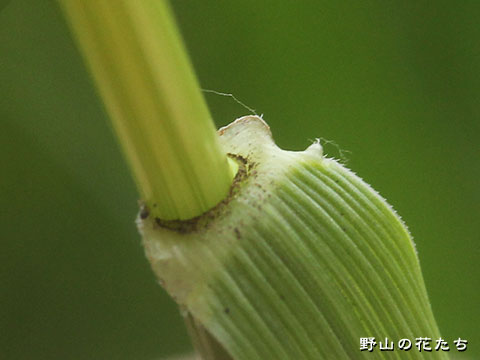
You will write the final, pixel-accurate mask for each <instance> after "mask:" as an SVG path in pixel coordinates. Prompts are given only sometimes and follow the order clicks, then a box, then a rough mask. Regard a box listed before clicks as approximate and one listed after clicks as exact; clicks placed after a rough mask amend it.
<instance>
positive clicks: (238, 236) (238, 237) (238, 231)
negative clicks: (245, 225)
mask: <svg viewBox="0 0 480 360" xmlns="http://www.w3.org/2000/svg"><path fill="white" fill-rule="evenodd" d="M233 231H234V232H235V236H236V238H237V239H241V237H242V235H241V234H240V230H238V228H235V229H233Z"/></svg>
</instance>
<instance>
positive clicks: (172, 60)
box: [59, 0, 236, 220]
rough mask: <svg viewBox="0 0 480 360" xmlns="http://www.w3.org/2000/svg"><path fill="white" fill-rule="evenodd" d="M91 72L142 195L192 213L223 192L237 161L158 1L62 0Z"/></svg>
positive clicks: (163, 212) (165, 215) (156, 210)
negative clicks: (222, 146) (224, 143)
mask: <svg viewBox="0 0 480 360" xmlns="http://www.w3.org/2000/svg"><path fill="white" fill-rule="evenodd" d="M59 3H60V4H61V7H62V9H63V10H64V13H65V14H66V17H67V19H68V21H69V23H70V24H71V27H72V29H73V32H74V34H75V35H76V37H77V39H78V41H79V44H80V48H81V51H82V53H83V55H84V56H85V58H86V60H87V63H88V65H89V67H90V69H91V72H92V73H93V77H94V80H95V82H96V84H97V86H98V88H99V90H100V94H101V96H102V99H103V101H104V103H105V105H106V108H107V110H108V112H109V115H110V118H111V119H112V123H113V125H114V128H115V131H116V133H117V135H118V136H119V138H120V142H121V145H122V148H123V150H124V152H125V153H126V156H127V158H128V161H129V163H130V165H131V168H132V170H133V173H134V175H135V179H136V182H137V185H138V188H139V190H140V194H141V197H142V199H143V200H144V201H145V202H146V204H147V205H148V207H149V208H150V211H151V212H152V214H153V215H154V216H156V217H159V218H162V219H165V220H171V219H189V218H192V217H195V216H198V215H200V214H202V213H204V212H205V211H206V210H208V209H210V208H212V207H213V206H215V205H216V204H217V203H218V202H220V201H221V200H222V199H223V198H224V197H226V195H227V193H228V191H229V188H230V185H231V182H232V179H233V176H234V174H235V172H236V168H235V165H233V162H230V161H229V160H228V158H227V156H226V154H225V153H223V152H222V150H221V149H220V146H219V142H218V138H217V134H216V130H215V127H214V124H213V121H212V119H211V116H210V113H209V111H208V108H207V106H206V103H205V101H204V99H203V97H202V94H201V92H200V89H199V86H198V82H197V79H196V77H195V74H194V72H193V70H192V67H191V64H190V62H189V60H188V57H187V55H186V52H185V49H184V48H183V46H182V41H181V38H180V36H179V34H178V31H177V28H176V26H175V23H174V21H173V17H172V15H171V12H170V9H169V8H168V4H167V3H166V2H165V1H163V0H143V1H128V0H115V1H98V0H59Z"/></svg>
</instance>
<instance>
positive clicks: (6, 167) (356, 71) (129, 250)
mask: <svg viewBox="0 0 480 360" xmlns="http://www.w3.org/2000/svg"><path fill="white" fill-rule="evenodd" d="M173 5H174V10H175V13H176V15H177V19H178V22H179V25H180V27H181V30H182V33H183V36H184V38H185V41H186V43H187V47H188V49H189V52H190V55H191V57H192V61H193V63H194V65H195V68H196V71H197V73H198V76H199V79H200V82H201V84H202V86H203V87H204V88H207V89H214V90H217V91H221V92H229V93H233V94H234V95H235V96H236V97H238V98H239V99H240V100H242V101H243V102H245V103H246V104H248V105H249V106H250V107H253V108H255V109H256V110H257V112H258V113H259V114H264V119H265V120H266V121H268V123H269V124H270V126H271V127H272V130H273V134H274V137H275V139H276V141H277V143H278V144H279V145H280V146H281V147H283V148H286V149H294V150H300V149H304V148H305V147H307V146H308V145H309V144H310V143H311V141H312V140H313V139H315V138H316V137H324V138H326V139H330V140H334V141H335V142H336V143H337V144H338V145H339V146H340V148H341V149H343V150H348V151H350V153H348V155H347V158H348V162H347V165H348V167H350V168H351V169H352V170H354V171H355V172H356V173H358V174H359V175H360V176H361V177H363V178H364V179H365V180H366V181H367V182H368V183H370V184H372V186H373V187H374V188H375V189H377V190H378V191H379V192H380V193H381V194H382V195H383V196H384V197H386V198H387V200H388V201H389V202H390V203H391V204H392V205H393V206H394V207H395V208H396V209H397V211H398V212H399V213H400V215H401V216H402V217H403V219H404V220H405V221H406V222H407V224H408V226H409V228H410V230H411V232H412V233H413V235H414V238H415V241H416V244H417V249H418V252H419V256H420V260H421V265H422V268H423V273H424V277H425V281H426V285H427V288H428V291H429V294H430V297H431V301H432V305H433V309H434V313H435V315H436V318H437V320H438V323H439V325H440V328H441V330H442V333H443V335H444V337H445V338H446V339H447V340H448V341H449V342H451V341H452V340H453V339H454V338H455V339H456V338H458V337H462V338H464V339H465V338H466V339H468V340H469V348H468V350H467V352H466V353H464V356H465V357H470V358H478V357H480V345H479V340H480V336H479V330H480V326H479V325H478V324H479V321H480V311H479V304H480V295H479V288H480V268H479V265H478V264H479V255H480V252H479V246H478V244H479V240H480V235H479V231H478V225H479V221H478V220H479V214H480V187H479V178H480V160H479V155H480V151H479V150H480V147H479V145H478V136H479V134H480V121H479V120H480V118H479V115H480V26H479V25H478V24H479V19H480V2H478V1H458V2H455V1H435V2H432V1H402V2H400V1H395V2H387V1H366V2H357V1H338V2H337V1H282V2H278V1H261V2H259V1H254V0H247V1H241V2H233V1H223V2H222V1H213V0H208V1H207V0H204V1H186V0H176V1H174V4H173ZM0 10H1V12H0V94H1V96H0V151H1V157H0V359H2V360H3V359H36V360H40V359H139V360H144V359H145V360H147V359H157V358H159V357H161V356H163V355H167V354H173V353H178V352H185V351H189V349H190V345H189V340H188V338H187V335H186V331H185V329H184V326H183V323H182V320H181V317H180V316H179V314H178V311H177V309H176V306H175V305H174V304H173V302H172V301H171V300H170V299H169V298H168V297H167V295H166V294H165V293H164V291H163V290H162V289H161V288H160V286H158V285H157V283H156V281H155V279H154V276H153V275H152V273H151V272H150V269H149V266H148V264H147V261H146V260H145V258H144V255H143V252H142V248H141V246H140V239H139V236H138V234H137V232H136V228H135V225H134V218H135V216H136V212H137V203H136V201H137V195H136V190H135V187H134V184H133V181H132V179H131V178H130V175H129V173H128V169H127V167H126V165H125V162H124V160H123V158H122V155H121V153H120V150H119V148H118V146H117V144H116V140H115V138H114V136H113V135H112V132H111V130H110V126H109V124H108V121H107V118H106V116H105V113H104V110H103V108H102V106H101V103H100V101H99V99H98V98H97V96H96V93H95V90H94V88H93V86H92V83H91V80H90V78H89V76H88V74H87V72H86V70H85V68H84V66H83V63H82V59H81V57H80V55H79V53H78V51H77V50H76V47H75V46H74V43H73V42H72V40H71V37H70V34H69V31H68V29H67V27H66V25H65V23H64V20H63V18H62V16H61V14H60V12H59V10H58V8H57V6H56V4H55V2H53V1H34V0H15V1H10V2H8V4H7V2H5V1H3V2H1V3H0ZM205 95H206V98H207V101H208V103H209V105H210V108H211V111H212V113H213V115H214V118H215V121H216V123H217V125H218V126H222V125H225V124H227V123H229V122H230V121H232V120H234V119H235V118H236V117H238V116H241V115H245V114H246V113H247V111H246V110H245V109H244V108H242V107H241V106H240V105H238V104H237V103H235V102H234V101H233V100H232V99H230V98H227V97H222V96H218V95H213V94H205ZM326 152H327V153H328V154H329V155H330V156H333V157H337V158H338V157H340V154H339V151H338V149H337V148H336V147H335V146H331V145H327V146H326ZM418 336H429V334H418ZM453 353H455V352H453ZM460 355H461V356H460V357H462V356H463V354H460Z"/></svg>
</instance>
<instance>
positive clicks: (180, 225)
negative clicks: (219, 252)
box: [155, 153, 251, 234]
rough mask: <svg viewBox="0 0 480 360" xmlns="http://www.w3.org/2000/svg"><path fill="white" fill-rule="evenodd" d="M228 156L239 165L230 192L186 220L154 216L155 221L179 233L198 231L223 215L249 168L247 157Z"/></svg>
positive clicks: (246, 175)
mask: <svg viewBox="0 0 480 360" xmlns="http://www.w3.org/2000/svg"><path fill="white" fill-rule="evenodd" d="M227 155H228V156H229V157H230V158H232V159H235V160H236V161H237V163H238V165H239V167H238V171H237V175H236V176H235V178H234V179H233V183H232V186H231V187H230V192H229V194H228V195H227V197H226V198H225V199H224V200H222V201H221V202H220V203H218V204H217V205H216V206H214V207H213V208H212V209H210V210H208V211H207V212H205V213H203V214H202V215H199V216H197V217H194V218H192V219H188V220H162V219H159V218H155V223H156V224H157V225H158V226H160V227H162V228H167V229H170V230H173V231H176V232H179V233H181V234H184V233H189V232H193V231H198V230H200V229H206V228H208V226H209V225H210V224H211V223H212V222H213V221H214V220H215V219H216V218H218V217H219V216H224V215H225V213H224V212H223V210H224V209H225V208H226V205H227V204H228V203H229V202H230V201H231V200H232V199H233V198H235V196H236V194H237V193H238V191H239V189H240V185H241V183H242V182H243V181H244V180H245V179H246V178H247V177H248V176H249V173H248V172H249V168H250V167H251V166H250V164H249V162H248V161H247V159H245V158H244V157H243V156H241V155H238V154H230V153H229V154H227Z"/></svg>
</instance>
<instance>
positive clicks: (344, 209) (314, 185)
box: [138, 116, 447, 360]
mask: <svg viewBox="0 0 480 360" xmlns="http://www.w3.org/2000/svg"><path fill="white" fill-rule="evenodd" d="M219 134H220V141H221V144H222V147H223V150H224V152H225V153H231V154H234V155H236V156H237V159H243V161H245V163H246V164H247V168H248V172H247V176H245V177H244V178H243V179H242V180H241V183H240V184H236V186H237V189H236V191H235V192H234V193H233V195H232V196H231V198H229V199H228V201H226V202H224V203H223V205H222V206H218V207H216V208H214V209H212V210H211V211H209V212H207V213H205V214H204V215H202V219H200V220H202V221H201V222H199V223H200V224H201V226H197V227H194V228H191V229H190V230H188V229H187V230H185V229H184V230H183V231H179V230H178V229H172V228H168V227H165V226H163V225H162V223H161V222H158V221H156V219H155V218H154V216H148V217H146V218H145V219H140V218H139V220H138V225H139V229H140V231H141V233H142V235H143V242H144V245H145V249H146V254H147V257H148V258H149V260H150V262H151V264H152V268H153V270H154V271H155V273H156V275H157V276H158V277H159V279H160V280H161V283H162V284H164V287H165V289H166V290H167V291H168V292H169V293H170V295H172V296H173V298H174V299H175V300H176V301H177V302H178V303H179V304H180V305H181V307H182V308H185V309H186V312H187V313H188V314H189V315H188V316H190V317H192V319H193V320H194V323H195V324H197V325H198V326H201V329H203V330H204V331H205V332H206V333H207V334H208V336H204V335H205V334H203V335H202V336H203V337H202V339H203V340H202V341H203V344H202V341H197V344H200V345H198V346H199V347H200V348H203V350H204V351H200V352H201V353H203V354H204V358H205V359H220V358H221V357H220V356H219V357H217V356H216V355H215V352H212V351H210V352H208V351H207V350H208V348H209V346H210V345H209V341H212V342H213V343H215V344H216V343H217V342H218V344H220V345H221V347H223V349H224V350H225V351H226V352H227V353H228V354H229V356H231V357H232V358H233V359H236V360H243V359H245V360H246V359H248V360H253V359H352V358H355V359H361V358H372V357H377V358H378V357H381V356H382V353H380V352H378V351H377V352H376V353H371V352H361V351H360V350H359V339H360V338H361V337H376V338H379V339H384V338H385V337H387V338H389V339H392V340H397V341H398V340H399V339H403V338H415V337H420V336H423V337H426V336H428V337H431V338H434V337H438V336H439V332H438V329H437V326H436V323H435V320H434V318H433V314H432V311H431V308H430V304H429V301H428V297H427V294H426V290H425V286H424V283H423V279H422V275H421V271H420V266H419V262H418V258H417V255H416V253H415V249H414V245H413V242H412V240H411V238H410V236H409V233H408V231H407V230H406V228H405V226H404V225H403V223H402V222H401V220H400V219H399V217H398V216H397V215H396V214H395V212H394V211H393V210H392V208H391V207H390V206H389V205H388V204H387V203H386V202H385V201H384V200H383V199H382V198H381V197H380V196H379V195H378V194H377V193H376V192H375V191H374V190H372V189H371V188H370V187H369V186H368V185H367V184H365V183H364V182H363V181H362V180H361V179H359V178H358V177H357V176H355V175H354V174H353V173H352V172H350V171H349V170H348V169H346V168H345V167H343V166H342V165H340V164H339V163H337V162H336V161H334V160H332V159H328V158H325V157H324V156H323V154H322V149H321V146H320V144H318V143H315V144H312V146H310V147H309V148H308V149H307V150H305V151H303V152H290V151H283V150H281V149H279V148H278V147H277V146H276V145H275V144H274V143H273V141H272V139H271V134H270V131H269V129H268V126H267V125H266V124H265V123H264V122H263V120H262V119H260V118H258V117H254V116H249V117H244V118H241V119H238V120H237V121H235V122H234V123H232V124H231V125H229V126H228V127H226V128H224V129H221V130H220V131H219ZM203 330H202V331H203ZM209 337H211V338H210V340H208V339H209ZM194 338H195V336H194ZM205 339H207V340H205ZM205 341H206V342H205ZM218 344H217V346H218ZM388 355H389V357H392V358H400V357H402V356H403V357H405V356H407V357H410V358H420V357H423V356H424V353H420V352H413V351H410V352H408V353H406V352H399V351H396V352H391V353H389V354H388ZM222 356H225V353H223V355H222ZM430 356H431V357H434V358H440V359H441V358H447V356H446V355H445V353H443V352H433V353H431V354H430ZM403 357H402V358H403Z"/></svg>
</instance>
